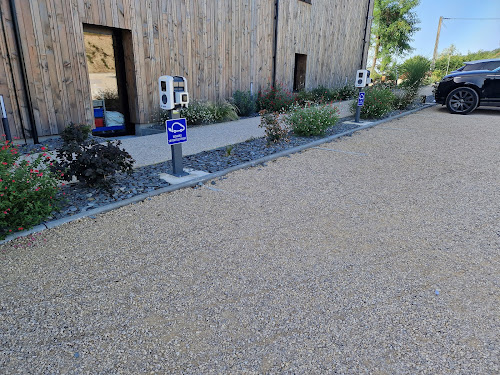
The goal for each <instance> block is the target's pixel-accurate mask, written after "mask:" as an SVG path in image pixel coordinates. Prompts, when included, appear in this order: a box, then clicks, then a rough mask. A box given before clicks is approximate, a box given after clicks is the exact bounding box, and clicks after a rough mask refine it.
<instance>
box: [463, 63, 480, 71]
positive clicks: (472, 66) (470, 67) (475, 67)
mask: <svg viewBox="0 0 500 375" xmlns="http://www.w3.org/2000/svg"><path fill="white" fill-rule="evenodd" d="M482 66H483V63H477V64H467V65H465V66H464V68H463V69H462V71H463V72H470V71H471V70H482V69H483V68H482Z"/></svg>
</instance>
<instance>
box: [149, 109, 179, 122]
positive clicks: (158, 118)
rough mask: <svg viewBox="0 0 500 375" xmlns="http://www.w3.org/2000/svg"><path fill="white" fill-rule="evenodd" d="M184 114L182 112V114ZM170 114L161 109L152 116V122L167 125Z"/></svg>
mask: <svg viewBox="0 0 500 375" xmlns="http://www.w3.org/2000/svg"><path fill="white" fill-rule="evenodd" d="M181 113H182V112H181ZM169 116H170V112H169V111H167V110H165V109H159V110H157V111H156V112H154V113H153V115H152V116H151V122H154V123H157V124H162V125H165V121H167V120H168V119H169V118H170V117H169Z"/></svg>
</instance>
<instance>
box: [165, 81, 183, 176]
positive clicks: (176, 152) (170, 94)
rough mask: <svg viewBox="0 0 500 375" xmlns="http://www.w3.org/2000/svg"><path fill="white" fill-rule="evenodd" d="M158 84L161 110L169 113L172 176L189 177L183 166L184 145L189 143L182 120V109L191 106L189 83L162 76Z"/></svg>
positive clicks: (167, 122) (168, 134) (168, 129)
mask: <svg viewBox="0 0 500 375" xmlns="http://www.w3.org/2000/svg"><path fill="white" fill-rule="evenodd" d="M158 83H159V93H160V108H161V109H163V110H166V111H168V118H169V120H167V121H166V122H165V127H166V132H167V138H168V143H169V144H170V147H171V151H172V175H173V176H176V177H182V176H187V175H188V174H189V173H186V172H185V171H184V168H183V166H182V143H183V142H186V141H187V135H186V122H185V119H181V118H180V110H181V108H183V107H187V106H188V105H189V94H188V92H187V91H186V90H187V81H186V78H184V77H179V76H161V77H160V78H159V81H158ZM174 120H179V121H174ZM181 120H183V121H181Z"/></svg>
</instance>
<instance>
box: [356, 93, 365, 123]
mask: <svg viewBox="0 0 500 375" xmlns="http://www.w3.org/2000/svg"><path fill="white" fill-rule="evenodd" d="M362 90H363V89H359V96H358V106H357V107H356V122H359V118H360V117H361V107H362V106H363V105H364V104H365V92H364V91H362Z"/></svg>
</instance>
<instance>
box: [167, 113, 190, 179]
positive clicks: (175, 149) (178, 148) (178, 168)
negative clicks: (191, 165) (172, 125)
mask: <svg viewBox="0 0 500 375" xmlns="http://www.w3.org/2000/svg"><path fill="white" fill-rule="evenodd" d="M169 117H170V119H172V120H173V119H176V118H181V113H180V111H179V110H176V109H172V110H171V111H170V116H169ZM170 147H171V151H172V175H173V176H176V177H182V176H187V175H189V173H186V172H184V168H183V166H182V143H178V144H175V145H171V146H170Z"/></svg>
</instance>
